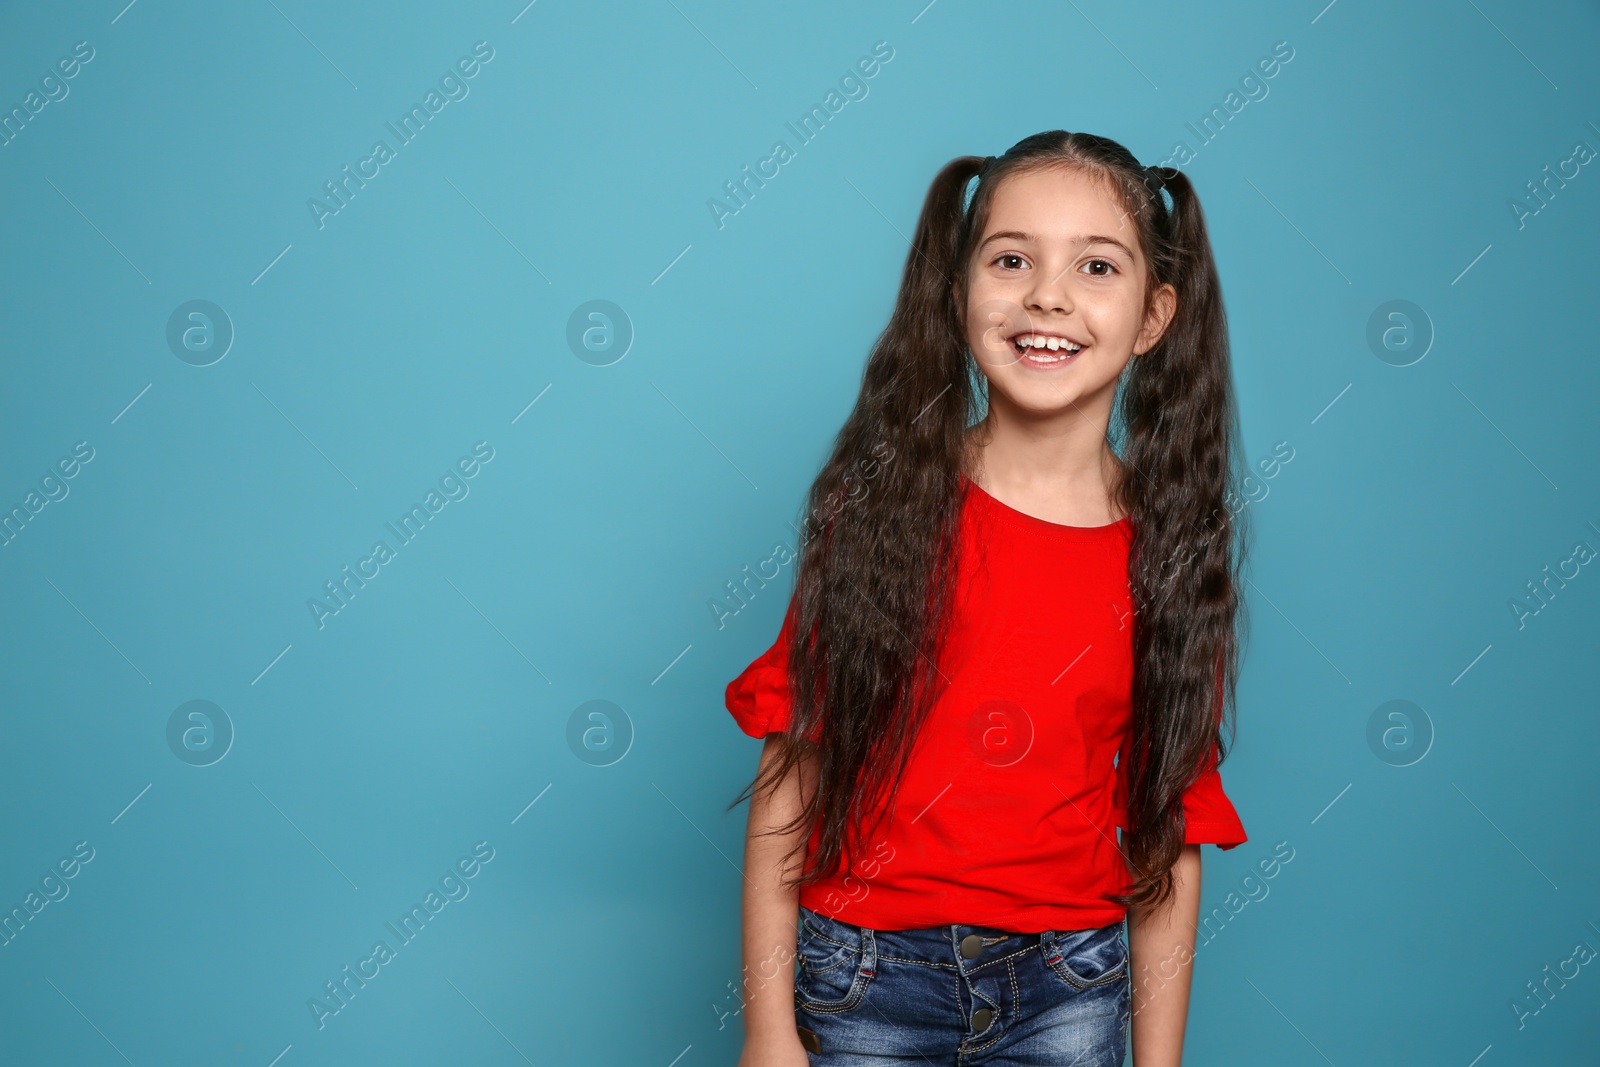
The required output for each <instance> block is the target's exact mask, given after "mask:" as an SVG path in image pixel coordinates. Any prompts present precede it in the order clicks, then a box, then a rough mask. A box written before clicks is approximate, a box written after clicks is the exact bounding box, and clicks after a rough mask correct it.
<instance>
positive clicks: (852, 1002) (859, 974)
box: [796, 928, 877, 1015]
mask: <svg viewBox="0 0 1600 1067" xmlns="http://www.w3.org/2000/svg"><path fill="white" fill-rule="evenodd" d="M812 932H813V933H815V934H816V936H818V937H820V938H822V939H823V940H824V941H833V943H834V944H836V945H842V946H843V947H845V948H850V947H851V946H849V945H844V943H843V942H840V941H834V939H833V938H831V937H829V936H827V935H826V934H824V933H821V932H820V931H817V930H816V929H815V928H813V929H812ZM859 956H860V958H861V960H862V961H863V962H862V963H860V964H859V965H858V966H857V968H856V976H855V979H854V980H853V981H852V982H851V983H850V989H849V990H848V991H847V992H846V993H845V995H844V997H843V999H841V1000H836V1001H818V1000H811V999H809V998H808V997H805V996H804V995H803V994H801V995H800V996H799V998H798V999H799V1001H800V1002H799V1004H797V1005H796V1006H797V1007H799V1008H803V1009H804V1010H806V1011H809V1012H811V1013H812V1014H813V1015H842V1014H844V1013H845V1012H847V1011H854V1010H855V1009H856V1008H858V1007H860V1006H861V1002H862V1001H863V1000H865V999H866V996H867V987H868V986H870V985H871V984H872V981H873V979H874V978H876V977H877V962H876V960H877V953H876V951H875V946H874V945H873V942H872V931H871V930H868V929H866V928H863V929H862V931H861V949H860V952H859ZM845 958H846V959H849V958H850V957H849V956H848V955H846V957H845ZM866 960H872V961H873V963H872V965H871V968H870V969H869V968H868V966H867V964H866V963H865V962H864V961H866ZM841 962H843V961H841ZM832 969H833V968H832V967H829V968H828V970H832ZM811 973H813V974H816V973H819V972H815V971H813V972H811ZM799 992H800V991H799V990H798V989H797V990H796V993H797V994H798V993H799Z"/></svg>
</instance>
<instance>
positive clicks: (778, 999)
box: [743, 734, 806, 1036]
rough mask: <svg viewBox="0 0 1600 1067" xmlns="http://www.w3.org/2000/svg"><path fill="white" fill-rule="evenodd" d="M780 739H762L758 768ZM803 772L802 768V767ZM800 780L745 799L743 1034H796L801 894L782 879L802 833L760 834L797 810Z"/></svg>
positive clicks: (791, 870)
mask: <svg viewBox="0 0 1600 1067" xmlns="http://www.w3.org/2000/svg"><path fill="white" fill-rule="evenodd" d="M783 743H784V738H783V737H782V736H781V735H778V734H772V735H769V736H768V737H767V740H766V741H765V742H764V744H763V746H762V749H761V771H762V772H764V771H765V769H766V767H767V765H768V763H769V762H770V761H772V760H774V759H775V758H776V757H777V755H778V752H779V746H780V745H781V744H783ZM801 771H802V773H804V772H805V771H806V768H805V767H804V766H802V768H801ZM758 773H759V772H758ZM800 804H801V796H800V779H799V776H798V775H795V774H791V775H790V776H789V778H788V779H787V780H786V781H784V782H782V783H780V784H779V785H778V786H777V788H776V789H775V790H774V791H772V792H770V793H768V792H766V791H764V790H758V791H757V792H756V794H755V795H754V796H752V797H751V799H750V816H749V822H748V826H747V828H746V832H745V849H744V898H743V916H744V924H743V929H744V938H743V955H744V982H743V986H744V997H745V1001H744V1024H745V1033H746V1034H747V1035H749V1034H754V1033H757V1032H774V1033H786V1034H788V1035H790V1036H795V1022H794V954H795V927H796V925H797V923H798V920H799V915H800V892H799V889H798V888H797V887H788V886H785V885H784V884H783V882H784V880H785V879H787V878H790V877H793V876H794V875H795V874H796V873H798V869H799V866H800V864H801V862H802V860H803V859H804V856H805V849H804V847H803V841H802V848H801V850H800V851H799V852H797V853H796V854H795V856H794V857H793V858H791V859H788V860H787V861H786V860H785V854H786V853H788V852H789V850H790V849H792V848H793V847H794V845H795V843H796V839H797V838H803V834H804V831H803V830H799V831H793V832H791V833H787V834H783V833H778V834H771V835H769V836H760V834H761V832H762V831H766V830H769V829H771V828H773V827H776V826H783V825H785V824H787V823H788V822H790V821H791V820H792V819H793V818H794V817H795V815H797V814H798V813H799V810H800Z"/></svg>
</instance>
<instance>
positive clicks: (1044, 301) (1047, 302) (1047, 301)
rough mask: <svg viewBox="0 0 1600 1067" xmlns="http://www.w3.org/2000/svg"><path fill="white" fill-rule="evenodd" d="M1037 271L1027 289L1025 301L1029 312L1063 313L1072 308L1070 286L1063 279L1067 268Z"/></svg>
mask: <svg viewBox="0 0 1600 1067" xmlns="http://www.w3.org/2000/svg"><path fill="white" fill-rule="evenodd" d="M1069 269H1071V268H1070V267H1069V268H1063V269H1062V270H1060V271H1055V272H1052V271H1048V270H1040V271H1037V272H1036V273H1035V274H1034V276H1033V285H1032V286H1030V287H1029V289H1028V296H1027V299H1026V301H1025V304H1026V306H1027V309H1028V310H1029V311H1031V312H1040V313H1046V314H1048V313H1053V312H1059V313H1062V314H1065V313H1067V312H1070V311H1071V310H1072V293H1071V286H1070V285H1069V284H1068V283H1067V282H1066V281H1064V280H1063V279H1064V278H1065V277H1066V273H1067V270H1069Z"/></svg>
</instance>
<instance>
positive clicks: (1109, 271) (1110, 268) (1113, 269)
mask: <svg viewBox="0 0 1600 1067" xmlns="http://www.w3.org/2000/svg"><path fill="white" fill-rule="evenodd" d="M1096 263H1098V264H1100V265H1101V266H1103V267H1105V268H1106V269H1105V273H1103V274H1096V275H1095V277H1096V278H1106V277H1110V276H1111V275H1113V274H1115V273H1117V265H1116V264H1115V263H1113V262H1111V261H1110V260H1109V259H1091V260H1090V261H1089V262H1088V263H1085V264H1084V266H1086V267H1092V266H1094V265H1095V264H1096Z"/></svg>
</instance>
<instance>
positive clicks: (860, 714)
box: [734, 130, 1244, 906]
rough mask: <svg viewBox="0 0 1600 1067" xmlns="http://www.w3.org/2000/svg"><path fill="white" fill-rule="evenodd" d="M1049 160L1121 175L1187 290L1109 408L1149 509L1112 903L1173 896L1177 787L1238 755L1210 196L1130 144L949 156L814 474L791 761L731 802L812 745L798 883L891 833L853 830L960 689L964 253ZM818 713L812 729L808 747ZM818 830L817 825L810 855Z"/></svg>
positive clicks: (1086, 142)
mask: <svg viewBox="0 0 1600 1067" xmlns="http://www.w3.org/2000/svg"><path fill="white" fill-rule="evenodd" d="M1037 167H1068V168H1075V169H1077V170H1079V171H1081V172H1083V173H1087V174H1089V175H1091V176H1094V177H1096V178H1099V179H1100V180H1102V181H1104V182H1105V183H1106V185H1107V187H1108V188H1109V189H1111V190H1112V191H1113V193H1114V195H1115V196H1116V197H1117V198H1118V199H1119V200H1120V201H1121V203H1122V206H1123V208H1124V209H1125V210H1126V211H1127V213H1128V216H1129V217H1130V218H1131V219H1133V220H1134V222H1135V223H1136V229H1137V232H1138V234H1139V239H1140V243H1141V246H1142V248H1143V251H1144V255H1145V259H1146V262H1147V263H1148V264H1149V275H1148V276H1147V278H1146V285H1145V293H1146V311H1148V310H1149V307H1150V303H1151V294H1152V293H1153V291H1154V290H1155V289H1156V288H1157V287H1158V286H1159V285H1161V284H1162V283H1170V284H1171V285H1172V286H1173V287H1174V288H1175V289H1176V290H1177V295H1178V300H1177V310H1176V313H1175V315H1174V317H1173V319H1172V321H1171V322H1170V323H1169V325H1168V328H1167V330H1166V332H1165V333H1164V334H1163V335H1162V338H1161V340H1160V341H1159V342H1158V343H1157V344H1156V345H1155V346H1154V347H1153V348H1151V349H1150V350H1149V351H1147V352H1145V353H1143V354H1141V355H1137V356H1135V357H1133V358H1132V359H1131V360H1130V362H1129V364H1128V367H1127V369H1126V370H1125V371H1124V374H1123V379H1122V381H1121V382H1120V384H1119V391H1118V394H1117V395H1118V401H1117V405H1116V411H1115V417H1114V418H1113V423H1116V422H1120V423H1121V429H1122V433H1121V437H1122V441H1121V445H1122V447H1121V461H1122V463H1123V464H1124V466H1125V469H1126V476H1125V477H1122V478H1119V479H1118V480H1117V481H1116V482H1115V483H1114V487H1113V493H1114V494H1115V496H1116V497H1117V500H1116V503H1118V504H1119V505H1120V506H1121V509H1122V510H1123V511H1125V512H1127V513H1128V514H1129V515H1130V516H1131V519H1132V524H1133V541H1132V543H1131V546H1130V554H1129V563H1128V575H1129V582H1130V585H1131V587H1132V592H1133V602H1134V606H1135V623H1134V636H1133V642H1134V684H1133V693H1132V702H1133V705H1132V727H1131V734H1130V738H1129V743H1128V744H1127V746H1125V748H1124V751H1123V754H1122V756H1121V760H1122V767H1121V769H1122V771H1123V773H1125V774H1126V781H1127V789H1128V792H1127V797H1128V834H1127V841H1126V847H1125V848H1124V854H1125V858H1126V862H1127V866H1128V873H1129V875H1130V882H1129V889H1130V892H1127V893H1119V894H1107V896H1106V899H1107V900H1111V901H1115V902H1117V903H1119V904H1121V905H1124V906H1127V905H1130V904H1147V903H1159V902H1161V901H1163V900H1165V899H1166V898H1167V896H1168V895H1169V894H1170V893H1171V891H1172V874H1171V869H1172V865H1173V863H1174V862H1175V861H1176V860H1177V859H1178V856H1179V855H1180V853H1181V850H1182V847H1183V837H1184V825H1183V808H1182V795H1183V792H1184V791H1185V790H1186V789H1187V788H1188V786H1189V785H1190V783H1192V782H1193V781H1194V780H1195V778H1196V777H1198V775H1199V774H1200V773H1201V772H1202V771H1203V770H1204V769H1205V767H1206V766H1207V761H1208V759H1209V757H1210V756H1211V755H1212V753H1213V750H1215V751H1216V753H1217V762H1218V763H1220V761H1221V759H1222V758H1224V757H1225V756H1226V752H1227V747H1228V745H1227V743H1226V741H1225V733H1224V730H1225V728H1226V729H1228V730H1231V728H1232V721H1231V720H1232V714H1231V712H1232V706H1233V700H1234V692H1235V686H1236V679H1237V673H1238V661H1239V647H1238V639H1237V636H1236V633H1235V618H1236V615H1237V614H1239V611H1240V608H1241V598H1240V596H1239V595H1238V574H1239V568H1240V566H1241V562H1242V556H1243V552H1244V549H1243V543H1242V538H1236V535H1237V534H1241V533H1242V528H1241V526H1240V524H1239V522H1238V519H1239V518H1240V516H1238V515H1236V514H1235V513H1234V511H1233V510H1232V509H1230V507H1229V506H1228V501H1229V499H1230V495H1231V494H1230V491H1231V486H1232V483H1233V479H1234V472H1235V470H1236V466H1237V464H1238V456H1237V455H1236V447H1237V441H1238V434H1237V428H1236V419H1237V415H1236V409H1235V406H1234V397H1233V388H1232V381H1231V377H1232V376H1231V371H1230V368H1229V347H1228V331H1227V321H1226V318H1225V315H1224V311H1223V305H1222V290H1221V285H1220V283H1219V281H1218V278H1217V271H1216V266H1215V264H1214V263H1213V260H1212V255H1211V244H1210V238H1209V237H1208V235H1207V232H1206V224H1205V219H1204V217H1203V215H1202V213H1201V210H1200V202H1199V200H1198V199H1197V198H1196V196H1195V191H1194V188H1193V187H1192V186H1191V185H1190V183H1189V179H1188V178H1187V177H1186V176H1185V175H1184V174H1183V173H1182V172H1181V171H1178V170H1175V169H1171V168H1150V169H1147V168H1145V167H1143V166H1141V165H1140V164H1139V162H1138V160H1136V159H1135V158H1134V156H1133V155H1132V154H1131V153H1130V152H1129V151H1128V150H1127V149H1126V148H1124V147H1123V146H1122V145H1120V144H1118V143H1117V142H1115V141H1111V140H1108V139H1106V138H1104V137H1096V136H1093V135H1091V134H1086V133H1069V132H1067V131H1064V130H1052V131H1049V132H1046V133H1039V134H1035V135H1033V136H1032V137H1028V138H1025V139H1023V140H1021V141H1019V142H1017V144H1016V145H1014V146H1013V147H1012V148H1011V149H1010V150H1008V151H1007V152H1006V153H1005V154H1004V155H1002V156H999V157H988V158H986V157H982V156H963V157H961V158H959V159H955V160H952V161H951V162H950V163H949V164H947V165H946V166H945V167H944V168H943V169H942V170H941V171H940V172H939V174H938V176H937V177H936V178H934V180H933V184H932V186H931V187H930V188H929V190H928V195H927V199H926V200H925V201H924V203H923V206H922V214H921V217H920V218H919V219H918V220H917V229H916V235H915V236H914V237H913V239H912V242H911V251H910V254H909V255H907V257H906V264H905V271H904V274H903V275H902V277H901V281H900V292H899V295H898V297H897V299H896V301H895V307H894V312H893V314H892V315H891V316H890V319H889V323H888V326H887V327H886V328H885V329H884V331H883V333H882V334H881V335H880V336H879V337H878V339H877V342H876V343H875V344H874V345H873V348H872V353H871V355H870V357H869V358H868V360H867V365H866V370H865V372H864V374H863V376H862V382H861V394H860V396H859V398H858V399H857V401H856V404H855V408H854V410H853V411H852V412H851V413H850V416H849V418H848V419H847V420H846V421H845V424H844V426H843V428H842V429H841V430H840V431H839V435H838V437H837V439H836V441H835V443H834V446H833V451H832V455H831V456H830V457H829V459H828V461H827V463H826V464H825V465H824V466H823V468H822V471H821V473H820V474H819V475H818V476H817V478H816V481H815V482H814V483H813V485H812V487H811V491H810V494H809V498H808V501H807V509H806V510H807V513H808V516H809V517H808V519H807V521H806V524H805V528H804V529H802V530H801V546H802V547H801V549H800V562H799V567H798V574H797V577H796V589H795V595H794V602H793V610H795V611H796V612H797V616H796V625H795V626H794V628H793V637H792V639H791V641H790V645H789V649H788V651H789V693H790V699H791V701H792V721H791V723H790V727H789V730H788V733H787V739H786V742H785V743H784V744H783V746H782V755H781V756H780V757H779V758H776V759H774V760H772V761H770V762H769V763H768V764H767V765H766V770H765V771H764V772H763V773H762V774H759V775H758V776H757V780H756V781H754V782H752V783H751V784H750V785H749V786H747V787H746V789H745V790H744V792H743V793H741V794H740V796H739V798H738V799H737V800H735V802H734V803H736V804H737V803H738V802H739V801H741V800H743V799H745V798H746V797H747V796H750V795H753V794H754V792H755V791H757V790H761V789H769V788H772V787H775V786H776V784H777V783H778V782H781V781H783V780H784V779H785V778H786V777H787V776H788V775H789V774H790V773H791V772H792V771H794V770H795V769H796V767H797V765H798V764H799V763H800V762H801V761H802V758H803V757H809V758H810V759H809V762H810V763H811V766H813V767H814V768H815V788H814V789H812V790H810V792H809V795H808V796H803V798H802V804H801V807H802V810H801V811H800V812H799V813H798V814H797V815H796V816H795V818H794V820H792V821H791V822H790V823H789V824H788V825H786V826H783V827H774V828H773V829H772V830H771V831H770V832H772V833H794V832H796V831H798V830H799V829H801V828H802V827H804V828H805V829H806V831H807V833H808V834H809V833H810V832H812V831H814V830H816V829H817V828H818V827H819V826H820V836H819V841H818V847H817V849H816V850H815V851H814V852H813V853H811V854H809V855H807V857H806V863H805V866H806V868H807V869H806V870H804V871H803V872H802V874H801V877H800V878H799V879H798V882H797V884H809V883H812V882H816V881H819V880H821V879H823V878H826V877H829V876H831V875H833V874H835V873H837V872H838V871H839V869H840V868H841V866H842V865H845V864H847V863H849V861H850V857H852V856H854V855H859V854H860V852H859V851H858V850H859V849H860V848H861V845H860V843H861V842H863V841H866V840H869V839H870V836H871V834H872V832H873V830H874V828H875V827H876V826H877V825H878V824H877V823H874V828H864V827H858V826H857V823H858V822H859V820H860V818H861V814H862V813H863V812H867V811H873V810H879V811H880V813H881V814H884V815H886V814H887V812H888V810H889V808H890V807H892V805H893V801H894V794H895V792H896V787H897V786H898V784H899V782H900V779H901V776H902V774H903V772H904V770H905V766H906V762H907V760H908V758H909V755H910V751H911V746H912V744H913V742H914V741H915V739H916V736H917V733H918V727H919V725H920V723H921V721H922V719H923V718H924V716H925V715H926V712H927V710H928V708H929V707H930V706H931V704H932V703H933V702H934V700H935V699H937V696H938V693H939V690H940V688H941V686H942V684H943V683H944V682H945V681H947V679H945V678H943V677H942V676H941V674H940V671H939V667H938V663H939V652H940V648H941V645H942V638H943V635H944V633H945V631H946V624H947V620H948V616H949V612H950V610H951V603H952V599H953V578H954V576H955V573H956V564H957V558H956V556H957V551H958V549H959V539H958V537H957V533H958V529H959V515H960V511H961V507H962V504H963V499H964V493H965V491H966V486H965V483H964V480H963V478H962V473H963V472H964V471H965V470H967V469H968V468H967V467H966V464H967V463H968V462H969V459H970V452H969V447H970V446H969V443H968V434H967V431H968V428H969V427H970V426H971V425H972V424H973V423H974V422H976V421H977V420H978V419H979V418H980V417H981V415H982V414H983V412H982V409H981V406H980V401H981V402H983V403H986V402H987V383H986V381H985V379H983V377H982V375H981V372H980V371H979V370H978V368H977V364H976V363H975V362H974V358H973V355H972V353H971V351H970V349H969V348H968V345H967V341H966V330H965V328H964V327H965V323H964V321H963V320H964V317H965V308H966V299H965V294H966V286H967V276H966V274H967V263H968V259H969V258H970V256H971V253H972V247H973V244H974V242H976V241H978V240H980V239H981V236H982V233H983V228H984V225H985V222H986V219H987V217H988V213H989V206H990V204H991V202H992V200H993V197H994V193H995V190H996V188H997V187H998V186H999V184H1000V183H1001V182H1002V181H1004V180H1005V178H1006V177H1007V176H1008V175H1011V174H1015V173H1018V172H1020V171H1024V170H1031V169H1033V168H1037ZM974 177H977V178H978V182H977V186H976V188H975V189H974V190H973V191H972V195H971V203H970V206H968V205H967V204H966V203H965V201H966V195H967V186H968V185H969V183H970V182H971V180H972V179H973V178H974ZM1163 190H1164V191H1165V193H1166V195H1167V196H1168V197H1170V199H1171V204H1170V206H1169V205H1168V203H1167V202H1166V201H1165V200H1164V199H1163V197H1162V192H1163ZM952 285H954V291H955V295H954V296H953V295H952ZM1111 429H1112V428H1111V427H1108V440H1110V439H1111V437H1112V436H1113V435H1112V433H1111ZM868 457H875V458H873V459H870V460H869V459H868ZM864 461H865V462H866V463H868V464H870V466H869V467H868V468H867V469H870V470H871V477H870V478H867V479H864V478H863V462H864ZM841 501H843V503H842V505H841ZM1236 540H1238V541H1239V544H1237V545H1236V544H1235V542H1236ZM1225 712H1226V714H1225ZM819 729H820V733H816V736H817V738H818V740H817V743H816V744H815V745H813V744H811V743H810V742H808V741H806V740H803V739H805V738H807V737H810V736H812V735H813V734H814V733H815V732H816V731H818V730H819ZM885 791H887V793H888V803H887V804H886V805H882V806H881V807H880V802H881V801H882V798H883V797H884V793H885ZM805 846H806V839H805V837H804V836H802V837H801V839H800V840H799V844H798V847H799V848H801V849H804V848H805ZM790 855H791V856H792V855H793V853H792V852H791V853H790ZM846 869H848V868H846Z"/></svg>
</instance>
